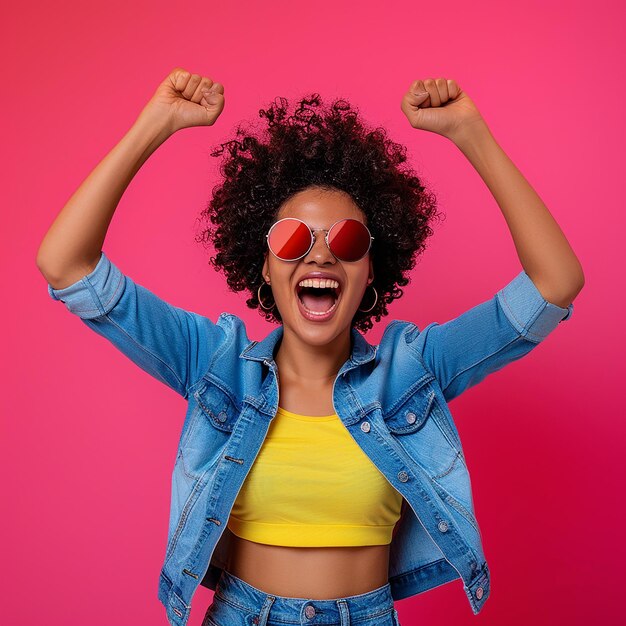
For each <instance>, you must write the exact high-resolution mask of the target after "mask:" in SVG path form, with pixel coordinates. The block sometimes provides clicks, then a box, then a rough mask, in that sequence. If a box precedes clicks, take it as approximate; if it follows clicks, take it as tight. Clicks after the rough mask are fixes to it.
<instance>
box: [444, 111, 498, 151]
mask: <svg viewBox="0 0 626 626" xmlns="http://www.w3.org/2000/svg"><path fill="white" fill-rule="evenodd" d="M447 137H448V139H450V141H452V143H454V144H455V145H456V146H457V148H459V149H460V150H461V151H464V150H465V149H466V148H467V147H469V146H471V145H474V144H476V143H477V142H480V141H484V140H485V139H487V138H491V137H492V134H491V131H490V130H489V127H488V126H487V123H486V122H485V120H484V119H483V118H482V117H481V118H478V119H475V120H472V121H471V122H466V123H465V124H463V125H462V126H461V127H459V128H458V129H456V130H455V131H454V132H452V133H450V134H448V135H447Z"/></svg>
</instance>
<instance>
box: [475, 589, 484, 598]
mask: <svg viewBox="0 0 626 626" xmlns="http://www.w3.org/2000/svg"><path fill="white" fill-rule="evenodd" d="M476 597H477V598H478V599H479V600H480V599H481V598H482V597H483V588H482V587H478V589H476Z"/></svg>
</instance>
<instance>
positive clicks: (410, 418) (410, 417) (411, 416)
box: [406, 413, 417, 424]
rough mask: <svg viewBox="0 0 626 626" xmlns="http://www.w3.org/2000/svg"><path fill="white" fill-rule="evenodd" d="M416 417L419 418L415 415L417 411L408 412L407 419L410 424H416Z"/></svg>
mask: <svg viewBox="0 0 626 626" xmlns="http://www.w3.org/2000/svg"><path fill="white" fill-rule="evenodd" d="M416 419H417V416H416V415H415V413H407V414H406V421H407V422H408V423H409V424H414V423H415V420H416Z"/></svg>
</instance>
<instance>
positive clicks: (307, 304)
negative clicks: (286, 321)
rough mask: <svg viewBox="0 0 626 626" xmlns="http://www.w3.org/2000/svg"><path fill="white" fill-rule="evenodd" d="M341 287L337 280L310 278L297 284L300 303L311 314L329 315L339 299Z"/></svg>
mask: <svg viewBox="0 0 626 626" xmlns="http://www.w3.org/2000/svg"><path fill="white" fill-rule="evenodd" d="M340 292H341V288H340V287H339V283H337V281H331V280H324V279H323V280H318V279H313V280H311V279H308V280H304V281H301V282H300V284H299V285H297V286H296V294H297V296H298V299H299V300H300V304H301V305H302V307H303V308H304V309H305V311H306V312H307V313H308V314H310V315H311V316H318V317H327V316H328V315H330V314H331V313H332V312H333V311H334V310H335V308H336V307H337V303H338V301H339V294H340Z"/></svg>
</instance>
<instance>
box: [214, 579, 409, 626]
mask: <svg viewBox="0 0 626 626" xmlns="http://www.w3.org/2000/svg"><path fill="white" fill-rule="evenodd" d="M287 624H298V625H299V626H315V625H318V624H319V625H322V624H323V625H324V626H355V625H357V624H358V626H400V621H399V619H398V613H397V611H396V610H395V608H394V606H393V598H392V597H391V587H390V585H389V583H387V584H386V585H383V586H382V587H378V589H374V590H372V591H368V592H367V593H361V594H359V595H356V596H347V597H344V598H336V599H334V600H309V599H307V598H290V597H286V596H277V595H274V594H269V593H265V592H264V591H261V590H260V589H257V588H256V587H253V586H252V585H249V584H248V583H247V582H245V581H243V580H241V578H237V577H236V576H234V575H233V574H231V573H230V572H227V571H226V570H224V571H223V572H222V575H221V577H220V579H219V581H218V583H217V587H216V589H215V593H214V595H213V603H212V604H211V606H209V608H208V609H207V612H206V614H205V616H204V620H203V622H202V626H286V625H287Z"/></svg>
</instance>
